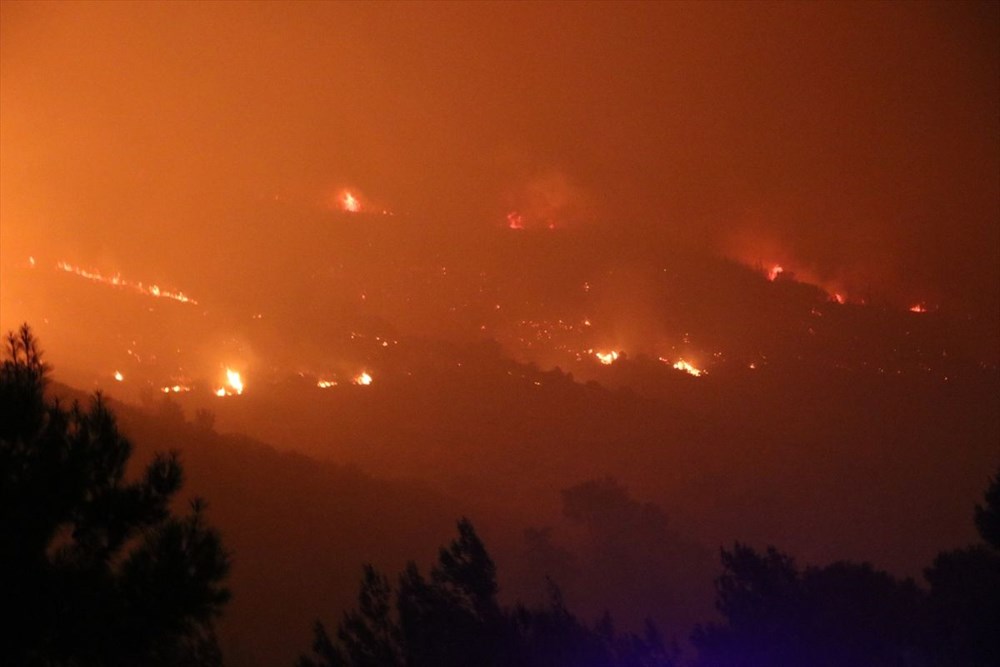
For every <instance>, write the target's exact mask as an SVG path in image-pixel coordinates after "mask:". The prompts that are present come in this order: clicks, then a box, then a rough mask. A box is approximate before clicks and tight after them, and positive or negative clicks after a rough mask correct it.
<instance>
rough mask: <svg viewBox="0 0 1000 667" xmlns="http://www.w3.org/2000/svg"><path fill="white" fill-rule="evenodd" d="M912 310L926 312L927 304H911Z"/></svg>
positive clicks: (913, 311) (912, 311)
mask: <svg viewBox="0 0 1000 667" xmlns="http://www.w3.org/2000/svg"><path fill="white" fill-rule="evenodd" d="M910 312H911V313H926V312H927V306H925V305H924V304H922V303H918V304H916V305H913V306H910Z"/></svg>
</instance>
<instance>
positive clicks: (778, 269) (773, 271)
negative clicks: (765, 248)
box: [767, 264, 785, 283]
mask: <svg viewBox="0 0 1000 667" xmlns="http://www.w3.org/2000/svg"><path fill="white" fill-rule="evenodd" d="M784 272H785V267H783V266H781V265H780V264H775V265H774V266H772V267H771V268H770V269H769V270H768V272H767V279H768V280H770V281H771V282H772V283H773V282H774V281H775V280H777V279H778V276H780V275H781V274H782V273H784Z"/></svg>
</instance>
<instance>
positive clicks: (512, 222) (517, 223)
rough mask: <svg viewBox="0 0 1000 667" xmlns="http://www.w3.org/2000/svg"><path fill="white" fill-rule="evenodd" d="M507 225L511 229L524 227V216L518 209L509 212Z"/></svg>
mask: <svg viewBox="0 0 1000 667" xmlns="http://www.w3.org/2000/svg"><path fill="white" fill-rule="evenodd" d="M507 227H508V228H510V229H524V216H522V215H521V214H520V213H518V212H517V211H511V212H510V213H508V214H507Z"/></svg>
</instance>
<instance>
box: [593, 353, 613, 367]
mask: <svg viewBox="0 0 1000 667" xmlns="http://www.w3.org/2000/svg"><path fill="white" fill-rule="evenodd" d="M594 356H595V357H597V360H598V361H600V362H601V363H602V364H604V365H605V366H610V365H611V364H613V363H615V361H617V360H618V353H617V352H594Z"/></svg>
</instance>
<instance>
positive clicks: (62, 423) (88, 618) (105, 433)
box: [0, 325, 229, 666]
mask: <svg viewBox="0 0 1000 667" xmlns="http://www.w3.org/2000/svg"><path fill="white" fill-rule="evenodd" d="M6 343H7V350H6V356H7V357H8V358H6V359H5V360H4V361H3V363H2V365H0V416H2V423H0V578H2V581H0V590H2V599H3V602H2V605H3V609H2V612H3V613H2V614H0V616H2V618H3V619H5V620H4V621H3V626H2V627H3V633H2V642H3V645H2V646H0V656H2V657H3V659H4V660H3V661H4V662H5V663H6V664H17V665H34V664H39V665H74V666H77V665H79V666H85V665H180V664H191V665H210V664H219V663H221V657H220V655H219V651H218V647H217V645H216V642H215V638H214V633H213V620H214V618H215V617H216V616H217V615H218V614H219V613H220V611H221V609H222V607H223V605H224V604H225V602H226V601H227V600H228V598H229V592H228V590H227V589H226V588H225V586H224V585H223V581H224V579H225V576H226V574H227V571H228V569H229V559H228V556H227V554H226V552H225V551H224V549H223V547H222V544H221V541H220V538H219V535H218V534H217V532H216V531H214V530H213V529H212V528H210V527H209V526H208V525H206V523H205V520H204V516H203V511H204V504H203V503H202V502H201V501H200V500H196V501H194V502H193V503H192V508H191V509H192V511H191V513H190V514H189V515H187V516H183V517H182V516H176V515H174V514H172V513H171V511H170V506H169V504H170V500H171V498H172V497H173V496H174V494H175V493H176V492H177V490H178V489H179V488H180V486H181V482H182V470H181V466H180V463H179V462H178V460H177V457H176V455H174V454H170V455H157V456H156V457H155V458H154V460H153V461H152V462H151V463H150V464H149V465H148V466H147V468H146V469H145V471H143V472H142V474H141V475H139V476H138V477H136V478H135V479H127V478H126V474H125V473H126V465H127V463H128V459H129V456H130V454H131V452H132V446H131V444H130V443H129V441H128V440H127V439H126V438H125V437H123V436H122V435H121V433H120V432H119V431H118V428H117V425H116V422H115V416H114V414H113V413H112V412H111V411H110V410H109V409H108V407H107V405H106V404H105V402H104V400H103V399H102V397H101V395H100V394H97V395H95V397H94V398H93V400H92V401H91V404H90V405H89V407H87V408H83V407H81V406H80V405H79V404H76V403H74V404H73V405H72V406H70V407H69V408H68V409H67V408H65V407H63V406H62V405H61V404H60V403H59V402H58V401H52V402H49V401H47V400H46V398H45V391H44V390H45V386H46V372H47V367H46V366H45V364H43V363H42V361H41V351H40V350H39V347H38V344H37V342H36V340H35V339H34V337H33V336H32V334H31V331H30V329H29V328H28V326H27V325H24V326H22V327H21V329H20V331H19V332H17V333H16V334H15V333H11V334H9V335H8V337H7V341H6Z"/></svg>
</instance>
